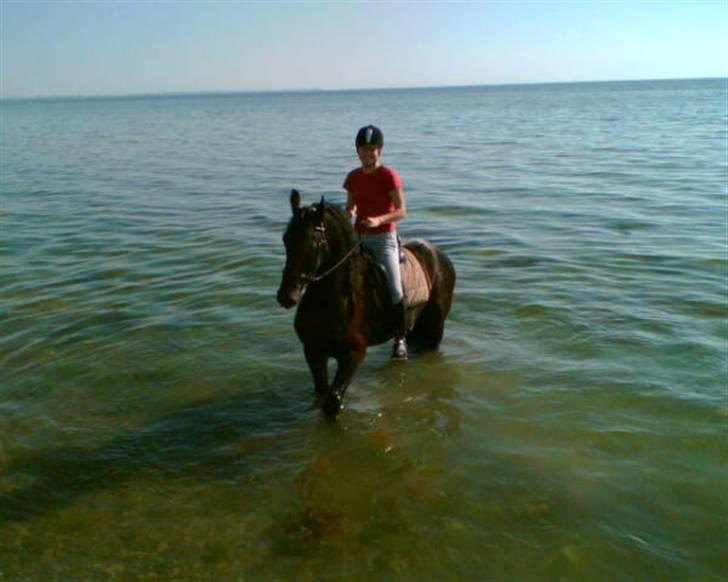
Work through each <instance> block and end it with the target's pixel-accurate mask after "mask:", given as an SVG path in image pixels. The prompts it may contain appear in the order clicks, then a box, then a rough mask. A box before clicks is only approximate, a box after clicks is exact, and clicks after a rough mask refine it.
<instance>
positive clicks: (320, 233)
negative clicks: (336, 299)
mask: <svg viewBox="0 0 728 582" xmlns="http://www.w3.org/2000/svg"><path fill="white" fill-rule="evenodd" d="M313 230H314V235H315V240H314V241H313V244H314V247H315V249H316V260H315V261H314V268H313V273H302V274H300V275H299V276H298V278H299V279H300V280H301V281H302V282H303V285H304V286H306V285H310V284H311V283H317V282H318V281H321V280H322V279H325V278H326V277H328V276H329V275H330V274H331V273H333V272H334V271H336V269H338V268H339V267H340V266H341V265H343V264H344V263H345V262H346V261H348V260H349V259H350V258H351V256H352V255H353V254H354V253H355V252H356V251H357V250H358V249H359V247H360V246H361V240H360V241H358V242H357V243H356V244H355V245H354V246H353V247H351V248H350V249H349V250H348V251H347V253H346V254H345V255H344V256H343V257H341V258H340V259H339V260H338V261H337V262H336V263H335V264H334V265H333V266H331V267H329V268H328V269H326V270H325V271H324V272H323V273H320V274H318V275H317V274H316V271H318V269H319V267H320V266H321V253H322V251H323V250H324V249H325V248H328V246H329V241H328V240H326V225H324V224H323V223H321V224H319V225H316V226H314V227H313Z"/></svg>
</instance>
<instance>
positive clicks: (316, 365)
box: [303, 345, 329, 396]
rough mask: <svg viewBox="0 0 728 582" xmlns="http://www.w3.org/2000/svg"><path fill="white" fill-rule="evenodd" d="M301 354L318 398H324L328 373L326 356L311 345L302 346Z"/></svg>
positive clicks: (327, 387) (327, 384)
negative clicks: (304, 357) (306, 364)
mask: <svg viewBox="0 0 728 582" xmlns="http://www.w3.org/2000/svg"><path fill="white" fill-rule="evenodd" d="M303 353H304V355H305V356H306V362H308V367H309V369H310V370H311V376H313V384H314V387H315V388H316V394H317V395H318V396H325V395H326V394H328V392H329V373H328V369H327V366H326V364H327V361H328V359H329V358H328V356H327V355H326V354H325V353H324V352H323V350H321V349H317V348H316V347H313V346H311V345H304V347H303Z"/></svg>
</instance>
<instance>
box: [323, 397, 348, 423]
mask: <svg viewBox="0 0 728 582" xmlns="http://www.w3.org/2000/svg"><path fill="white" fill-rule="evenodd" d="M343 409H344V403H343V402H342V401H341V396H339V395H338V394H336V393H331V394H329V396H328V397H327V398H326V401H325V402H324V405H323V406H322V407H321V410H322V411H323V413H324V414H325V415H326V416H327V417H329V418H330V419H332V420H333V419H334V418H336V415H337V414H339V412H341V411H342V410H343Z"/></svg>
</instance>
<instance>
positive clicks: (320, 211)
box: [316, 196, 326, 224]
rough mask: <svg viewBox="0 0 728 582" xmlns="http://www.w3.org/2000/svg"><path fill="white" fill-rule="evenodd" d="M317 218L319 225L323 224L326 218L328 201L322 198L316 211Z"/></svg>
mask: <svg viewBox="0 0 728 582" xmlns="http://www.w3.org/2000/svg"><path fill="white" fill-rule="evenodd" d="M316 210H317V212H316V218H317V220H318V223H319V224H323V222H324V216H326V199H325V198H324V197H323V196H321V202H319V205H318V208H317V209H316Z"/></svg>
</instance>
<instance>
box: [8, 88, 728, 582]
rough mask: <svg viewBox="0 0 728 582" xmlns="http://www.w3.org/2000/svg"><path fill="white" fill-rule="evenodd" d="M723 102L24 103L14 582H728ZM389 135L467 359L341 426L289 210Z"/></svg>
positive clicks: (565, 93)
mask: <svg viewBox="0 0 728 582" xmlns="http://www.w3.org/2000/svg"><path fill="white" fill-rule="evenodd" d="M727 99H728V86H727V83H726V80H724V79H714V80H690V81H659V82H629V83H594V84H588V83H587V84H571V85H540V86H538V85H534V86H502V87H470V88H452V89H418V90H388V91H350V92H311V93H280V94H239V95H176V96H175V95H170V96H159V97H125V98H103V99H56V100H37V101H5V102H2V103H0V123H1V126H0V129H1V132H2V145H1V150H0V164H1V166H0V578H1V579H8V580H21V579H22V580H44V581H45V580H49V579H79V580H80V579H112V580H113V579H137V578H138V579H145V578H159V579H179V580H184V579H189V580H232V579H238V580H289V579H290V580H294V579H295V580H320V579H347V580H374V579H385V580H409V579H421V580H474V579H490V580H516V579H517V580H543V579H568V580H614V579H622V580H625V579H631V580H673V579H674V580H688V579H690V580H718V579H722V577H723V576H724V575H725V574H726V572H728V554H726V552H725V547H726V529H725V523H726V507H727V505H726V502H727V501H728V497H727V495H726V491H728V468H727V466H726V462H725V461H726V423H727V422H728V400H727V394H726V379H727V374H726V372H727V370H726V364H727V359H726V358H727V355H728V328H727V326H726V321H727V320H726V316H727V315H728V307H727V302H728V295H727V293H728V257H727V252H728V246H727V245H728V239H727V237H728V231H727V216H728V214H727V213H728V192H727V186H726V180H727V176H726V162H727V152H728V149H727V148H728V136H727V133H726V130H727V123H728V121H727V119H728V111H727V103H728V101H727ZM367 123H375V124H377V125H379V126H380V127H381V128H382V129H383V131H384V135H385V140H386V141H385V154H384V162H385V163H386V164H388V165H390V166H391V167H393V168H395V169H396V170H397V171H398V172H399V173H400V174H401V176H402V178H403V180H404V185H405V192H406V196H407V206H408V210H409V215H408V217H407V219H406V220H405V221H404V222H402V223H401V225H400V233H401V235H402V236H403V237H404V238H405V239H406V238H425V239H427V240H429V241H431V242H432V243H434V244H437V245H439V246H440V247H441V248H442V249H443V250H444V251H445V252H446V253H447V254H448V255H449V256H450V257H451V259H452V261H453V263H454V265H455V268H456V270H457V274H458V281H457V287H456V295H455V299H454V304H453V308H452V311H451V314H450V317H449V319H448V322H447V326H446V330H445V337H444V340H443V343H442V346H441V349H440V350H439V351H438V352H435V353H426V354H418V355H416V356H414V357H412V358H411V359H410V360H409V361H408V362H406V364H401V363H392V362H390V361H389V360H388V349H389V348H388V346H380V347H374V348H371V349H370V350H369V353H368V355H367V359H366V361H365V362H364V364H363V365H362V366H361V368H360V369H359V370H358V372H357V374H356V376H355V378H354V380H353V382H352V385H351V386H350V388H349V391H348V393H347V395H346V409H345V411H344V412H343V413H342V414H341V415H340V417H339V419H338V421H337V422H335V423H330V422H327V421H326V420H325V419H323V418H322V416H321V414H320V413H319V411H318V410H316V409H315V408H314V407H313V406H312V404H313V392H312V382H311V378H310V375H309V372H308V370H307V367H306V364H305V361H304V358H303V353H302V350H301V346H300V344H299V342H298V339H297V338H296V336H295V334H294V331H293V328H292V320H293V315H294V314H293V312H292V311H285V310H283V309H282V308H280V307H279V306H278V305H277V303H276V301H275V292H276V288H277V286H278V284H279V280H280V274H281V269H282V266H283V262H284V249H283V245H282V243H281V235H282V233H283V230H284V229H285V226H286V223H287V221H288V219H289V215H290V207H289V203H288V195H289V192H290V189H291V188H297V189H299V190H300V191H301V192H302V195H303V198H304V201H305V202H306V203H311V202H315V201H318V200H319V199H320V198H321V196H325V197H326V198H327V200H329V201H330V202H331V203H343V201H344V192H343V191H342V189H341V184H342V182H343V179H344V176H345V175H346V173H347V172H348V171H349V170H350V169H351V168H353V167H354V166H355V165H356V163H357V159H356V156H355V152H354V148H353V143H352V142H353V136H354V134H355V132H356V130H357V129H358V128H359V127H360V126H362V125H364V124H367Z"/></svg>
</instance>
